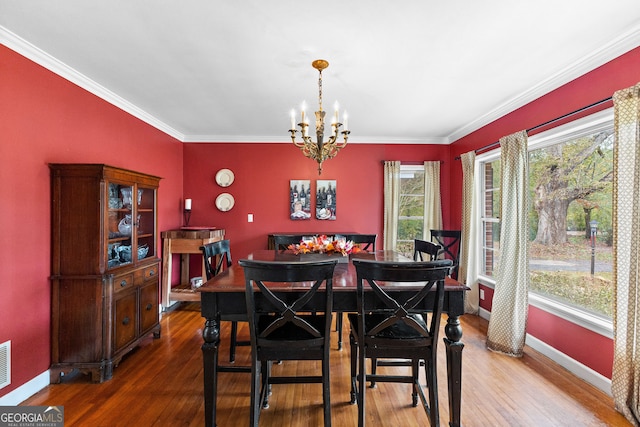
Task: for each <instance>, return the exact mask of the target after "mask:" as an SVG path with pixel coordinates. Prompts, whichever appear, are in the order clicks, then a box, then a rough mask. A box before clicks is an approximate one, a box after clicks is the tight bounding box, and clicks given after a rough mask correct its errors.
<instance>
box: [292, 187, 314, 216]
mask: <svg viewBox="0 0 640 427" xmlns="http://www.w3.org/2000/svg"><path fill="white" fill-rule="evenodd" d="M289 211H290V214H289V215H290V216H289V218H291V219H292V220H295V221H298V220H304V219H311V181H310V180H308V179H307V180H304V179H292V180H291V181H289Z"/></svg>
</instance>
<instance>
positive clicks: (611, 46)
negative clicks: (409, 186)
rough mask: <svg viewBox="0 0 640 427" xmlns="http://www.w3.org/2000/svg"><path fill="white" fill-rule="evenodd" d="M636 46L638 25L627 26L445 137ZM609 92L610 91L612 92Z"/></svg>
mask: <svg viewBox="0 0 640 427" xmlns="http://www.w3.org/2000/svg"><path fill="white" fill-rule="evenodd" d="M638 46H640V24H639V25H636V26H635V27H633V28H631V29H630V30H629V31H627V32H626V33H624V34H622V35H621V36H620V37H618V38H617V39H614V40H613V41H611V42H610V43H608V44H606V45H604V46H602V47H601V48H599V49H597V50H595V51H594V52H593V53H592V54H590V55H588V56H586V57H584V58H582V59H580V60H578V61H576V62H575V63H573V64H572V65H570V66H568V67H565V68H564V69H563V70H561V71H560V72H558V73H556V74H555V75H553V76H551V77H549V78H547V79H545V80H543V81H542V82H540V83H539V84H537V85H536V86H534V87H532V88H530V89H528V90H527V91H525V92H523V93H522V94H520V95H519V96H517V97H515V98H513V99H511V100H510V101H507V102H505V103H504V104H502V105H500V106H499V107H497V108H496V109H494V110H492V111H489V112H488V113H486V114H484V115H482V116H480V117H478V118H477V119H476V120H474V121H472V122H470V123H468V124H466V125H464V126H462V127H461V128H459V129H457V130H456V131H454V132H453V133H451V134H450V135H449V136H448V137H447V140H448V142H449V143H450V144H451V143H453V142H455V141H457V140H458V139H460V138H462V137H464V136H466V135H468V134H470V133H472V132H474V131H476V130H478V129H480V128H481V127H482V126H485V125H487V124H489V123H491V122H493V121H495V120H497V119H499V118H500V117H503V116H505V115H507V114H509V113H511V112H512V111H515V110H517V109H518V108H520V107H522V106H524V105H526V104H528V103H529V102H531V101H534V100H536V99H538V98H540V97H541V96H543V95H546V94H547V93H549V92H551V91H553V90H555V89H557V88H559V87H560V86H562V85H564V84H566V83H569V82H570V81H571V80H574V79H576V78H578V77H580V76H582V75H584V74H586V73H588V72H589V71H593V70H594V69H596V68H598V67H599V66H601V65H603V64H606V63H607V62H609V61H611V60H612V59H615V58H617V57H618V56H620V55H622V54H624V53H627V52H629V51H630V50H632V49H635V48H636V47H638ZM612 95H613V94H612Z"/></svg>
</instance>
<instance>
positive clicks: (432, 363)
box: [424, 354, 440, 427]
mask: <svg viewBox="0 0 640 427" xmlns="http://www.w3.org/2000/svg"><path fill="white" fill-rule="evenodd" d="M424 365H425V370H426V375H427V387H429V421H430V422H431V426H432V427H435V426H439V425H440V409H439V408H440V406H439V403H438V376H437V374H436V370H437V366H436V355H435V354H434V355H432V356H431V357H430V358H429V359H428V360H426V363H425V364H424Z"/></svg>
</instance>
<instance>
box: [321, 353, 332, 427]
mask: <svg viewBox="0 0 640 427" xmlns="http://www.w3.org/2000/svg"><path fill="white" fill-rule="evenodd" d="M324 351H325V354H326V355H325V358H324V360H323V361H322V403H323V407H324V427H331V378H330V376H329V371H330V370H331V369H330V368H331V366H330V363H329V349H325V350H324Z"/></svg>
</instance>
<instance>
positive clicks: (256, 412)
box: [249, 358, 261, 427]
mask: <svg viewBox="0 0 640 427" xmlns="http://www.w3.org/2000/svg"><path fill="white" fill-rule="evenodd" d="M251 365H252V369H251V408H250V411H249V417H250V418H249V425H250V426H251V427H258V420H259V418H260V407H261V403H260V402H261V399H260V370H261V368H260V362H259V361H257V360H256V359H255V358H253V360H252V364H251Z"/></svg>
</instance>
